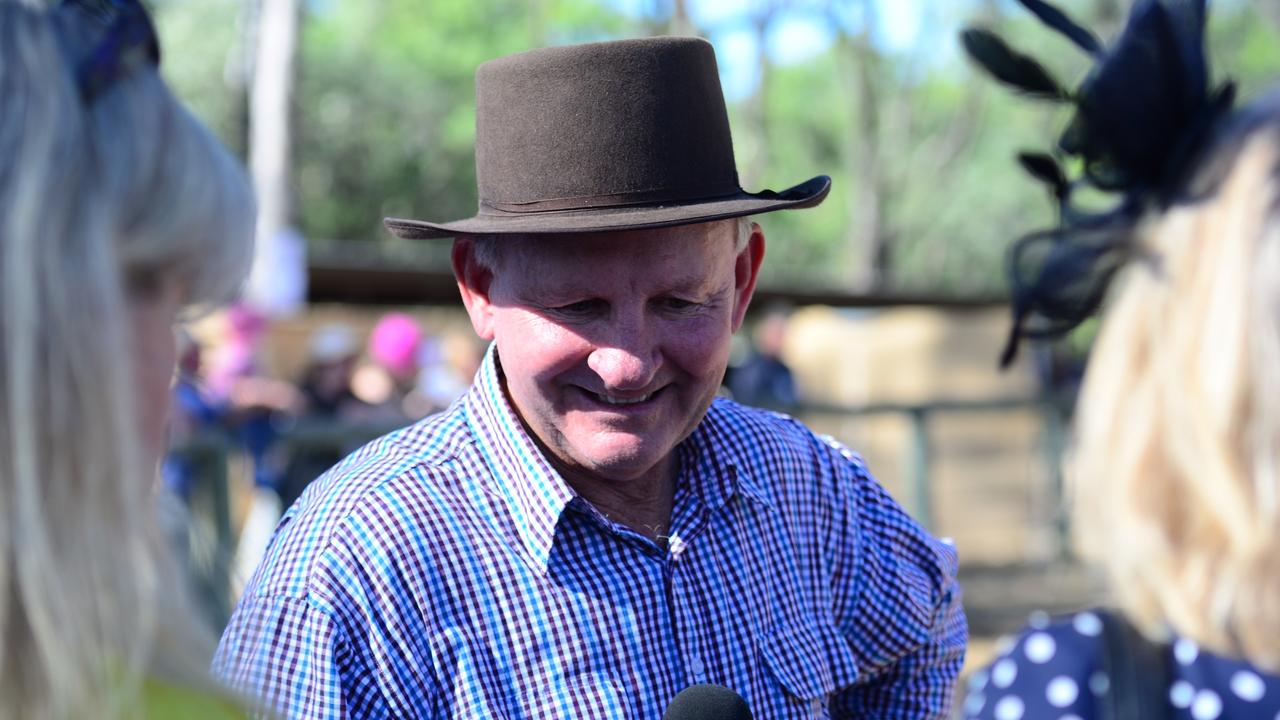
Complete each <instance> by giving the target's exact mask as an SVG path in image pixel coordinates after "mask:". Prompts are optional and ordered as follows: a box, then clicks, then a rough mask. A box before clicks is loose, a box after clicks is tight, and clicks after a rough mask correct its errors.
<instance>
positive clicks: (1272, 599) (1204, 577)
mask: <svg viewBox="0 0 1280 720" xmlns="http://www.w3.org/2000/svg"><path fill="white" fill-rule="evenodd" d="M1277 108H1280V104H1277V102H1276V101H1275V99H1274V98H1272V99H1271V100H1269V101H1268V102H1267V103H1265V104H1262V105H1260V106H1258V107H1256V108H1254V111H1253V112H1252V113H1242V115H1243V116H1245V117H1246V118H1247V119H1248V122H1245V123H1237V127H1236V128H1235V129H1234V130H1231V131H1229V132H1227V133H1226V136H1225V139H1224V140H1223V141H1222V142H1221V143H1220V144H1219V145H1218V146H1217V149H1216V150H1215V151H1214V152H1213V153H1212V154H1211V156H1210V158H1209V159H1208V160H1206V161H1205V162H1204V163H1202V168H1203V170H1202V172H1201V178H1200V179H1199V181H1198V184H1199V185H1200V186H1206V185H1208V184H1209V183H1210V182H1211V183H1212V184H1213V185H1214V186H1216V190H1215V191H1214V192H1213V193H1212V194H1211V195H1209V196H1208V197H1207V199H1204V200H1201V201H1197V202H1192V203H1187V204H1183V205H1179V206H1176V207H1174V208H1173V209H1171V210H1169V211H1167V212H1165V213H1163V214H1159V215H1156V216H1154V217H1152V218H1150V219H1149V220H1148V221H1147V222H1146V223H1145V224H1144V225H1142V226H1141V227H1140V229H1139V230H1138V232H1137V237H1138V242H1139V245H1140V247H1141V250H1142V252H1143V253H1144V254H1145V255H1147V256H1148V258H1147V259H1146V260H1140V261H1137V262H1135V263H1134V264H1133V265H1131V266H1130V267H1129V268H1128V269H1126V270H1125V271H1124V273H1123V274H1122V276H1121V277H1120V278H1119V279H1118V281H1117V285H1116V288H1115V290H1114V293H1113V295H1112V298H1111V303H1110V305H1109V307H1108V309H1107V312H1106V315H1105V317H1104V320H1103V323H1102V327H1101V330H1100V333H1099V337H1098V339H1097V342H1096V344H1095V347H1094V350H1093V353H1092V356H1091V358H1090V363H1089V369H1088V372H1087V375H1086V378H1085V384H1084V387H1083V389H1082V393H1081V402H1080V409H1079V412H1078V414H1077V428H1076V433H1077V439H1076V447H1075V450H1074V453H1073V455H1074V460H1073V463H1072V467H1071V469H1070V476H1071V480H1072V485H1073V495H1074V498H1073V500H1074V505H1075V531H1076V540H1077V545H1078V547H1079V548H1080V550H1081V552H1082V554H1083V555H1084V556H1085V557H1087V558H1089V559H1091V560H1093V561H1096V562H1097V563H1098V564H1100V565H1101V566H1102V567H1103V568H1104V569H1105V571H1106V572H1107V574H1108V576H1109V579H1110V582H1111V586H1112V589H1113V592H1114V594H1115V601H1116V603H1117V604H1118V605H1119V607H1120V608H1121V609H1122V610H1124V611H1125V612H1126V613H1127V614H1128V615H1129V616H1130V617H1131V618H1132V619H1133V620H1135V621H1136V622H1137V623H1138V625H1139V626H1140V627H1142V628H1143V629H1144V630H1145V631H1146V632H1147V633H1148V634H1149V635H1151V636H1153V637H1158V636H1160V635H1162V634H1163V633H1164V632H1166V631H1167V630H1168V629H1172V630H1174V631H1176V632H1177V633H1179V634H1181V635H1183V636H1185V637H1188V638H1190V639H1192V640H1194V641H1196V642H1198V643H1200V644H1201V645H1203V646H1205V647H1208V648H1210V649H1213V650H1215V651H1217V652H1220V653H1224V654H1227V655H1230V656H1235V657H1241V658H1244V659H1246V660H1248V661H1250V662H1253V663H1255V664H1257V665H1259V666H1261V667H1264V668H1268V669H1270V670H1272V671H1277V670H1280V477H1278V476H1277V465H1278V464H1280V214H1278V212H1277V207H1278V203H1280V183H1278V182H1277V169H1278V168H1280V131H1278V128H1280V120H1278V119H1277V118H1280V112H1276V109H1277ZM1259 118H1262V119H1263V122H1259V121H1258V120H1259ZM1193 189H1194V190H1195V191H1197V192H1199V191H1200V190H1203V187H1200V188H1193Z"/></svg>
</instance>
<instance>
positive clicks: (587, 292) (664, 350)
mask: <svg viewBox="0 0 1280 720" xmlns="http://www.w3.org/2000/svg"><path fill="white" fill-rule="evenodd" d="M735 232H736V222H735V221H720V222H713V223H704V224H700V225H686V226H680V227H674V228H661V229H652V230H637V231H627V232H613V233H600V234H593V235H543V236H536V237H528V238H519V239H514V240H511V241H509V242H511V243H512V245H510V246H508V247H507V248H505V249H504V252H503V257H502V260H501V262H500V263H499V264H498V268H497V269H496V270H495V272H494V273H493V274H492V275H491V276H490V275H489V274H488V273H487V272H485V271H483V269H479V268H477V267H476V266H475V265H474V262H473V256H471V254H470V253H471V251H470V247H471V246H470V243H469V241H465V240H464V241H459V243H458V244H457V246H456V247H455V259H454V261H455V270H456V271H458V277H459V284H460V286H461V287H462V291H463V296H464V300H465V301H466V304H467V309H468V312H469V313H470V314H471V317H472V322H473V324H474V325H475V328H476V331H477V332H478V333H479V334H480V335H481V337H484V338H485V339H493V340H495V341H496V342H497V347H498V357H499V359H500V362H501V365H502V370H503V372H504V375H505V378H506V389H507V393H508V395H509V397H510V399H511V401H512V403H513V404H514V405H515V408H516V410H517V412H518V413H519V414H520V417H521V418H522V419H523V420H524V422H525V423H526V425H527V426H528V427H529V429H530V430H531V431H532V433H533V435H534V436H535V437H536V438H537V439H538V441H539V442H540V443H541V445H542V446H543V448H544V449H545V450H547V451H548V454H549V456H550V458H551V460H552V462H553V463H554V464H555V465H556V466H557V467H558V469H560V470H561V472H563V473H564V474H565V475H566V477H567V478H569V479H570V480H571V481H572V480H573V479H574V478H575V477H577V478H581V479H590V480H594V481H607V482H625V481H629V480H635V479H643V478H652V477H655V476H654V471H657V472H658V473H661V472H664V471H665V470H667V469H668V468H669V465H667V464H666V463H665V461H667V460H668V459H669V458H670V457H671V452H672V450H673V449H674V448H675V446H676V445H677V444H678V443H679V442H680V441H681V440H683V439H684V438H685V437H687V436H688V435H689V433H690V432H692V431H693V429H694V427H695V426H696V425H697V424H698V422H699V421H700V420H701V419H702V416H703V414H704V413H705V412H706V410H707V407H708V406H709V405H710V403H711V400H712V398H713V397H714V396H715V393H716V390H717V388H718V387H719V385H720V381H721V379H722V378H723V376H724V371H725V367H726V365H727V363H728V355H729V340H730V337H731V336H732V334H733V332H734V331H735V330H737V328H738V327H739V326H740V325H741V323H742V317H743V314H744V312H745V310H746V305H747V303H748V302H749V300H750V297H751V292H752V290H753V289H754V286H755V279H756V274H757V272H758V271H759V267H760V261H761V259H762V258H763V256H764V237H763V235H761V234H760V233H759V231H758V228H757V230H756V232H755V233H753V235H752V239H751V242H750V243H749V244H748V247H747V249H746V250H744V251H743V252H742V253H741V254H737V253H735V252H734V247H733V246H734V242H733V240H734V235H735ZM468 258H472V262H471V264H470V265H469V268H470V269H469V271H468V269H467V268H468V265H467V262H468Z"/></svg>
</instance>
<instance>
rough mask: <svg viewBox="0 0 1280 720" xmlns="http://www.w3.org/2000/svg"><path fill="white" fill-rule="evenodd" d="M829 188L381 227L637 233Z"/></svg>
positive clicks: (417, 233) (762, 207)
mask: <svg viewBox="0 0 1280 720" xmlns="http://www.w3.org/2000/svg"><path fill="white" fill-rule="evenodd" d="M830 190H831V178H829V177H827V176H826V175H819V176H818V177H815V178H813V179H812V180H809V181H807V182H803V183H800V184H799V185H796V186H795V187H792V188H789V189H787V190H783V191H782V192H772V191H769V190H765V191H763V192H758V193H748V192H740V193H737V194H734V195H729V196H724V197H718V198H710V199H705V200H697V201H691V202H683V203H665V204H662V205H630V206H622V207H607V208H590V209H584V210H557V211H551V212H538V213H512V212H499V211H495V210H488V211H485V212H481V213H479V214H477V215H475V216H473V217H469V218H467V219H465V220H457V221H454V222H447V223H433V222H427V221H425V220H413V219H409V218H390V217H389V218H385V219H384V220H383V221H382V223H383V224H384V225H385V226H386V227H387V229H388V230H390V231H391V232H392V233H394V234H395V235H397V236H399V237H402V238H407V239H410V240H425V239H432V238H450V237H458V236H465V235H526V234H537V233H589V232H607V231H611V230H640V229H643V228H657V227H669V226H672V225H688V224H691V223H699V222H709V221H711V220H724V219H727V218H735V217H743V216H746V215H759V214H761V213H768V212H774V211H777V210H798V209H800V208H807V207H813V206H815V205H817V204H819V203H821V202H822V201H823V200H824V199H825V198H826V197H827V193H828V192H829V191H830Z"/></svg>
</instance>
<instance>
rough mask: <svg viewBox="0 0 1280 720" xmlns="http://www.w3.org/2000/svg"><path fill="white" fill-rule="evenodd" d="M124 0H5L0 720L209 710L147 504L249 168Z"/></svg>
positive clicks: (234, 255) (244, 234)
mask: <svg viewBox="0 0 1280 720" xmlns="http://www.w3.org/2000/svg"><path fill="white" fill-rule="evenodd" d="M158 62H159V48H158V45H157V43H156V40H155V35H154V30H153V28H152V26H151V22H150V19H149V18H148V17H147V15H146V12H145V10H144V9H143V8H142V7H141V6H140V5H139V4H137V2H136V0H96V1H95V0H81V1H79V2H65V3H63V4H61V5H58V6H56V7H53V8H47V9H46V8H43V7H40V6H37V5H35V4H33V3H26V4H23V3H19V2H14V1H13V0H0V329H2V331H3V334H2V335H0V718H24V719H25V718H81V717H94V718H123V717H130V718H133V717H168V716H181V717H222V716H224V715H227V714H228V713H234V711H233V710H231V709H230V706H229V705H226V704H225V703H223V702H222V701H221V700H219V699H217V694H216V693H213V694H206V693H205V692H204V687H205V686H206V683H208V681H207V680H205V679H204V678H205V667H206V663H207V659H208V657H209V656H210V655H211V654H212V648H213V644H212V642H213V640H212V635H211V633H209V632H207V631H206V629H205V628H203V627H201V625H200V621H199V620H198V615H197V614H196V612H195V611H194V610H192V609H191V608H192V606H191V605H190V604H189V603H188V601H187V598H186V596H185V588H184V580H183V579H182V577H181V575H180V573H179V572H178V571H177V570H176V569H175V568H176V565H175V564H173V563H171V561H170V559H169V558H168V557H166V553H165V550H164V545H163V542H162V540H161V537H160V535H159V532H158V530H157V523H156V518H155V517H154V515H155V491H156V485H155V482H154V480H153V478H154V477H155V466H156V463H157V461H158V459H159V456H160V454H161V452H162V451H163V449H164V425H165V415H166V410H167V404H168V396H169V384H170V380H171V378H172V373H173V368H174V352H175V350H174V336H173V324H174V322H175V320H176V319H177V318H178V316H179V313H180V312H183V311H184V309H186V308H191V307H193V306H204V305H208V304H211V303H215V302H220V301H222V300H223V299H225V298H227V297H229V296H230V295H232V294H233V293H234V292H235V290H236V289H237V288H238V287H239V285H240V283H241V281H242V278H243V277H244V275H245V273H246V271H247V267H248V263H249V260H250V256H251V238H252V227H253V221H252V218H253V202H252V196H251V193H250V189H249V186H248V183H247V181H246V179H245V177H244V174H243V171H242V170H241V169H240V167H239V166H238V165H237V163H236V162H235V161H234V160H233V159H232V157H231V156H230V155H229V154H228V153H227V152H226V151H225V150H224V149H223V148H222V147H221V146H220V145H219V144H218V143H217V141H216V140H214V138H213V137H212V136H211V135H210V134H209V132H208V131H207V130H205V129H204V128H203V127H202V126H201V125H200V123H198V122H197V121H196V120H195V119H194V118H193V117H192V116H191V115H189V114H188V113H187V111H186V110H184V109H183V107H182V106H181V105H180V104H179V103H178V102H177V101H176V100H175V99H174V97H173V96H172V95H171V93H170V92H169V90H168V89H167V88H166V87H165V85H164V83H163V82H162V80H161V79H160V76H159V74H158V70H157V65H158Z"/></svg>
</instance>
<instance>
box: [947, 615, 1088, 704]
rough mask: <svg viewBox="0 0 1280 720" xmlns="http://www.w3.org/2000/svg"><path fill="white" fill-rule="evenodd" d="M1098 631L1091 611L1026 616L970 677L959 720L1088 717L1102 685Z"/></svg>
mask: <svg viewBox="0 0 1280 720" xmlns="http://www.w3.org/2000/svg"><path fill="white" fill-rule="evenodd" d="M1102 628H1103V622H1102V617H1101V616H1100V615H1099V614H1098V613H1097V612H1095V611H1092V610H1089V611H1084V612H1080V613H1076V614H1074V615H1069V616H1065V617H1061V618H1057V619H1050V618H1049V616H1048V615H1045V614H1043V613H1036V614H1034V615H1032V617H1031V621H1030V623H1029V624H1028V625H1027V627H1026V628H1025V629H1023V631H1022V632H1021V633H1019V634H1018V635H1017V636H1016V637H1011V638H1007V639H1005V640H1003V641H1001V644H1000V647H999V649H998V652H999V654H998V656H997V657H996V659H995V660H994V661H993V662H992V663H991V665H989V666H988V667H987V668H984V669H982V670H979V671H977V672H975V673H974V674H973V675H972V676H971V677H970V679H969V686H968V694H967V696H966V697H965V701H964V717H966V718H994V719H997V720H1017V719H1018V718H1024V717H1026V718H1039V717H1054V718H1056V717H1064V716H1065V717H1070V716H1072V715H1076V716H1077V717H1081V718H1086V717H1090V716H1091V715H1092V714H1093V699H1094V698H1095V697H1096V696H1098V695H1101V694H1102V693H1104V692H1106V689H1107V682H1108V681H1107V678H1106V676H1105V675H1104V674H1103V673H1102V672H1101V671H1100V670H1099V667H1098V656H1099V652H1100V649H1101V644H1102V639H1101V636H1102Z"/></svg>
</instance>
